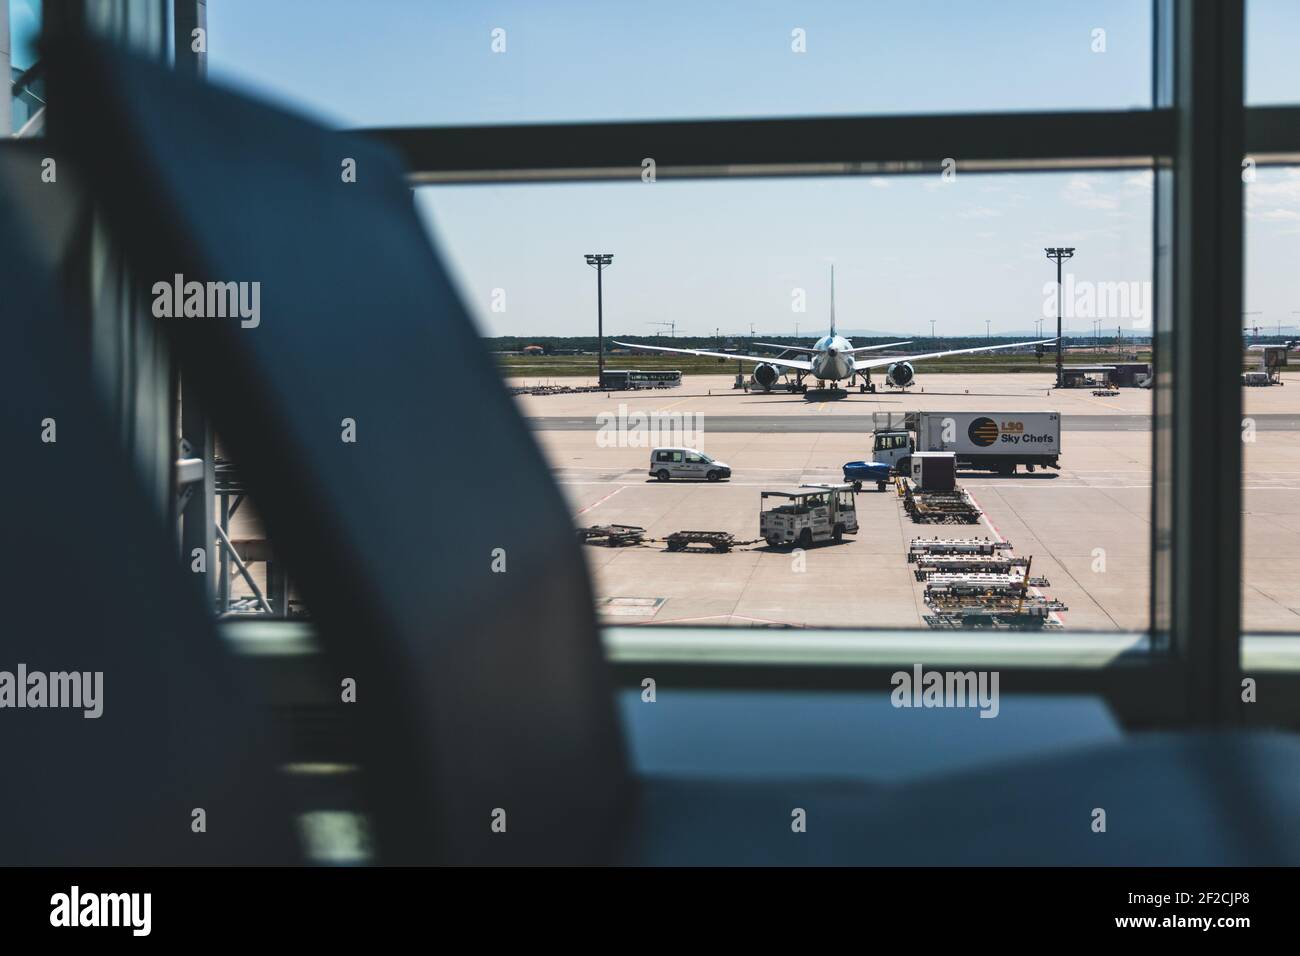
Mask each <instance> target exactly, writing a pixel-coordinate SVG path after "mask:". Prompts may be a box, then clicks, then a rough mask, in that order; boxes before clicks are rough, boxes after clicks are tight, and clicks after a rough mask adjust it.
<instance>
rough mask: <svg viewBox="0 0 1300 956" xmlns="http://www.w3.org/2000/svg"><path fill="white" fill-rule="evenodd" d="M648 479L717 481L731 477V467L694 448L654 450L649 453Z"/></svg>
mask: <svg viewBox="0 0 1300 956" xmlns="http://www.w3.org/2000/svg"><path fill="white" fill-rule="evenodd" d="M650 477H651V478H658V479H659V480H660V481H667V480H668V479H670V478H703V479H706V480H707V481H717V480H718V479H719V478H730V477H731V466H730V465H728V464H727V463H726V462H725V461H715V460H714V459H712V458H710V457H709V456H708V455H706V454H704V452H702V451H696V450H695V449H694V448H656V449H655V450H654V451H652V452H650Z"/></svg>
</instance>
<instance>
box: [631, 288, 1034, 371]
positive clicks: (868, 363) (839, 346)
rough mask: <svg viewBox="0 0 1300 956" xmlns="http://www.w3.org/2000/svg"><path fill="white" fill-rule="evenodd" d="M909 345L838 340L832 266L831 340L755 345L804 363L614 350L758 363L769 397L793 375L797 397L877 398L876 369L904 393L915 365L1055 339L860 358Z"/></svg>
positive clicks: (692, 352) (679, 351)
mask: <svg viewBox="0 0 1300 956" xmlns="http://www.w3.org/2000/svg"><path fill="white" fill-rule="evenodd" d="M910 341H911V339H907V340H905V341H903V342H888V343H886V344H884V345H864V346H862V347H861V348H854V347H853V343H852V342H850V341H849V340H848V339H846V338H844V337H843V336H841V335H837V334H836V332H835V267H834V266H831V328H830V332H829V334H827V335H825V336H823V337H822V338H820V339H818V340H817V342H816V343H815V344H814V345H813V347H812V348H806V347H804V346H799V345H776V344H773V343H770V342H755V343H754V344H755V345H757V346H760V347H762V348H769V349H782V350H784V351H785V352H801V353H803V354H805V355H807V356H809V357H808V358H806V359H803V358H784V357H781V358H775V357H771V356H766V355H737V354H735V353H732V352H710V351H707V350H705V349H673V348H668V347H667V346H664V345H641V344H639V343H636V342H617V341H616V342H615V343H614V344H615V345H622V346H624V347H626V348H634V349H649V350H650V351H654V352H672V353H675V354H677V355H704V356H708V357H710V358H720V359H737V360H739V361H741V362H755V363H757V364H756V366H755V368H754V381H755V382H757V383H758V385H759V387H760V388H762V389H763V391H765V392H770V391H771V390H772V387H773V386H774V385H776V383H777V381H778V380H779V379H780V377H781V376H782V375H785V374H788V373H790V372H793V373H794V375H795V384H794V386H793V387H792V388H791V391H795V392H806V391H808V386H807V385H805V384H804V383H803V380H804V379H805V378H808V377H811V378H815V379H817V387H818V388H824V387H825V383H826V382H842V381H845V380H847V381H848V383H849V388H852V387H853V380H854V379H855V378H861V382H860V383H859V385H858V391H860V392H874V391H875V390H876V386H875V385H874V384H873V383H872V381H871V370H872V369H873V368H884V369H885V384H887V385H892V386H893V387H895V388H904V389H905V388H907V387H908V386H909V385H911V384H912V382H913V380H914V379H915V378H916V370H915V369H914V368H913V367H912V363H913V362H920V361H921V360H923V359H934V358H943V357H944V356H946V355H969V354H971V353H972V352H992V351H996V350H997V349H1017V348H1023V347H1024V346H1027V345H1050V344H1053V343H1055V342H1056V339H1038V340H1037V341H1034V342H1010V343H1007V344H1005V345H981V346H979V347H978V348H973V349H951V350H949V351H947V352H926V353H924V354H922V355H905V356H890V357H887V358H869V359H865V360H863V359H858V358H857V356H859V355H861V354H862V353H864V352H874V351H877V350H879V349H890V348H896V347H898V346H900V345H907V344H908V343H909V342H910Z"/></svg>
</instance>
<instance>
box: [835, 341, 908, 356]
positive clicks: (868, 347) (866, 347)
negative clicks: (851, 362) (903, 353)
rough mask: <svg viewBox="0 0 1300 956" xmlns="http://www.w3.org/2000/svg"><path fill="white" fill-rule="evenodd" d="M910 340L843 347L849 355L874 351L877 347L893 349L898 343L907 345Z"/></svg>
mask: <svg viewBox="0 0 1300 956" xmlns="http://www.w3.org/2000/svg"><path fill="white" fill-rule="evenodd" d="M911 341H912V340H911V339H908V340H907V341H906V342H886V343H885V344H884V345H863V346H862V347H860V348H856V349H845V351H846V352H848V354H849V355H857V354H858V353H859V352H874V351H876V350H877V349H895V348H898V346H900V345H907V344H908V343H909V342H911Z"/></svg>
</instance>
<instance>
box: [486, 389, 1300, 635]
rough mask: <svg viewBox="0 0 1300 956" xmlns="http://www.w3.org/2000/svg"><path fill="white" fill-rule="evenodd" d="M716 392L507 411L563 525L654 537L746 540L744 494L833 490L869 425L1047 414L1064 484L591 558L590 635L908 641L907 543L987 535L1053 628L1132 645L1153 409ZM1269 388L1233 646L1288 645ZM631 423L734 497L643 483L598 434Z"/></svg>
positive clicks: (874, 496)
mask: <svg viewBox="0 0 1300 956" xmlns="http://www.w3.org/2000/svg"><path fill="white" fill-rule="evenodd" d="M733 380H734V375H733V374H725V375H717V376H698V375H695V376H688V377H687V378H686V380H685V381H684V382H683V384H682V385H681V386H680V387H677V388H673V389H664V390H649V391H641V392H611V393H600V392H597V393H579V394H556V395H545V396H532V395H524V396H520V397H519V398H518V402H519V405H520V408H521V411H522V412H523V414H524V415H525V416H526V417H527V418H528V419H529V422H530V425H531V426H532V428H533V430H534V435H535V437H536V439H537V441H538V443H539V445H540V446H541V448H542V449H543V452H544V453H545V455H546V456H547V458H548V460H549V461H550V463H551V466H552V469H553V472H554V474H555V477H556V480H557V481H558V482H559V484H560V487H561V488H562V490H563V491H564V493H565V494H566V496H567V498H568V501H569V504H570V508H571V511H572V515H573V520H574V524H575V526H586V525H594V524H632V525H639V526H642V527H644V528H646V529H647V532H648V534H649V535H650V536H652V537H664V536H666V535H668V534H669V533H671V532H674V531H680V530H700V531H727V532H731V533H733V534H734V535H736V537H737V538H738V539H741V540H749V539H755V538H757V537H758V514H759V492H760V491H761V490H763V489H765V488H781V487H788V486H791V485H798V484H802V483H806V482H825V481H839V480H840V477H841V475H840V466H841V465H842V464H843V463H844V462H847V461H853V460H859V459H863V458H869V457H870V454H871V436H870V432H871V428H872V419H871V415H872V413H873V412H885V411H889V412H895V413H898V412H907V411H987V412H1011V411H1021V412H1023V411H1056V412H1059V413H1060V414H1061V415H1062V432H1063V434H1062V442H1061V444H1062V455H1061V470H1060V471H1059V472H1057V471H1037V472H1035V473H1033V474H1027V473H1025V472H1024V470H1023V469H1021V471H1020V472H1019V473H1018V474H1017V475H1015V476H1011V477H1001V476H995V475H989V474H987V473H980V472H970V473H963V474H961V475H959V482H960V484H961V485H962V486H963V487H965V488H966V489H967V490H968V491H969V492H970V493H971V495H972V497H973V498H974V499H975V501H976V503H977V504H978V505H979V506H980V508H981V509H982V510H983V511H984V517H983V521H982V523H981V524H979V525H966V526H934V525H916V524H913V523H912V522H911V520H910V519H909V518H908V517H907V515H906V514H905V513H904V511H903V509H902V507H901V502H900V501H899V500H898V498H897V496H896V495H895V494H894V493H893V492H892V491H890V492H886V493H880V492H877V491H876V490H875V487H874V486H868V488H867V489H864V491H863V492H862V493H861V494H859V495H858V496H857V498H856V501H857V509H858V521H859V524H860V527H861V530H860V531H859V533H858V534H857V535H856V536H853V537H850V538H847V539H846V540H845V542H844V543H843V544H840V545H834V544H824V545H818V546H814V547H813V548H811V549H809V550H808V551H807V552H806V553H805V554H803V555H802V556H800V555H796V554H791V553H790V552H788V551H784V550H775V549H771V548H768V547H767V546H766V544H763V543H761V542H760V543H759V544H757V545H751V546H747V547H745V548H741V549H738V550H736V551H733V552H731V553H729V554H713V553H698V554H696V553H681V554H678V553H668V552H666V551H664V550H663V546H662V545H653V546H642V547H635V548H619V549H614V548H603V547H592V546H588V547H586V548H585V549H584V551H585V554H586V556H587V560H588V563H589V566H590V568H591V571H592V577H593V585H594V590H595V593H596V597H597V605H598V609H599V611H600V613H601V616H602V619H603V620H604V621H606V622H607V623H609V624H618V625H636V624H654V625H663V624H679V625H732V626H743V627H853V628H916V627H922V626H924V622H923V620H922V617H923V615H924V614H925V613H927V611H926V608H925V604H924V602H923V600H922V593H923V588H924V585H923V584H922V583H920V582H918V581H916V580H915V577H914V575H913V572H912V567H911V566H910V565H908V563H907V560H906V554H907V547H908V544H909V542H910V541H911V540H912V539H913V538H915V537H932V536H935V535H940V536H944V537H985V536H988V537H1003V538H1005V539H1008V540H1010V541H1011V543H1012V545H1013V547H1014V549H1015V552H1016V553H1017V554H1019V555H1032V556H1033V565H1032V574H1033V575H1034V576H1035V577H1037V576H1039V575H1042V576H1045V577H1046V578H1047V579H1048V581H1049V582H1050V586H1048V587H1045V588H1043V589H1042V590H1043V591H1044V593H1046V594H1048V595H1049V596H1050V597H1052V598H1055V599H1057V600H1060V601H1062V602H1064V603H1065V604H1066V605H1067V606H1068V608H1069V610H1068V611H1065V612H1063V613H1061V614H1060V619H1061V622H1062V624H1063V625H1064V628H1065V629H1066V631H1140V630H1144V629H1146V628H1147V626H1148V622H1149V620H1150V573H1149V568H1150V549H1151V541H1150V538H1151V520H1150V515H1151V494H1152V492H1151V443H1152V435H1151V429H1150V421H1151V395H1152V393H1151V392H1150V391H1148V390H1144V389H1136V388H1134V389H1124V390H1122V391H1121V392H1120V394H1119V395H1114V396H1094V395H1093V394H1092V393H1091V391H1089V390H1086V389H1070V390H1062V391H1055V390H1053V389H1051V387H1050V386H1051V382H1052V375H1051V372H1050V367H1048V368H1045V369H1044V371H1043V372H1042V373H1038V372H1022V373H1014V374H932V375H926V374H925V373H924V371H921V372H920V373H918V382H917V386H916V387H915V388H913V389H909V390H908V392H907V393H906V394H903V393H899V392H896V391H890V392H879V393H875V394H872V393H867V394H861V393H859V392H857V391H856V390H855V391H852V392H847V393H840V394H838V395H836V394H826V393H823V394H818V393H813V392H809V393H808V394H807V395H790V394H784V393H772V394H762V393H758V392H749V393H746V392H744V391H741V390H737V389H733V388H732V382H733ZM1284 381H1285V382H1286V383H1287V385H1289V386H1290V387H1287V385H1284V386H1281V387H1278V386H1273V387H1268V388H1247V389H1244V393H1245V410H1246V416H1247V417H1248V418H1249V419H1251V421H1252V424H1253V434H1251V435H1250V436H1249V440H1247V441H1246V444H1245V467H1244V495H1245V499H1244V505H1245V507H1244V511H1245V522H1244V528H1245V549H1246V557H1245V562H1244V564H1245V568H1244V574H1245V587H1244V615H1245V621H1244V623H1245V627H1246V629H1247V630H1250V631H1300V374H1297V373H1287V374H1286V375H1285V377H1284ZM554 383H555V384H580V382H579V381H578V380H564V379H557V380H555V382H554ZM511 384H522V382H521V381H519V380H514V381H512V383H511ZM528 384H534V382H533V381H530V382H529V383H528ZM635 412H643V413H648V412H658V413H662V414H663V415H666V416H667V418H666V419H658V421H659V423H660V425H661V426H663V427H665V428H669V427H678V428H682V427H685V428H688V429H691V430H692V436H691V437H692V438H694V439H695V440H694V441H693V442H687V443H688V444H693V445H694V447H697V448H699V449H700V450H702V451H705V452H707V453H708V454H710V455H712V456H713V457H715V458H717V459H720V460H722V461H725V462H727V463H728V464H730V465H731V466H732V469H733V476H732V479H731V480H729V481H722V482H718V483H714V484H710V483H706V482H687V481H671V482H667V483H662V482H657V481H655V480H653V479H652V478H650V477H649V475H648V474H647V472H648V470H649V454H650V449H649V448H648V447H638V446H637V445H636V444H634V443H635V442H637V441H638V440H645V439H647V437H648V436H646V435H645V434H641V433H639V432H638V430H637V429H636V428H633V429H631V430H630V431H629V430H627V429H619V428H617V427H613V425H612V423H615V424H616V423H623V424H627V423H629V422H630V423H632V424H637V423H641V424H642V425H643V426H644V424H645V423H643V422H640V419H639V418H631V419H629V418H628V417H627V416H628V415H631V414H632V413H635ZM620 413H622V414H620ZM602 414H603V417H600V416H602ZM678 416H681V418H680V424H678V422H679V419H678ZM662 443H664V444H669V443H671V442H669V441H664V442H662ZM1210 559H1212V558H1210ZM1054 633H1056V634H1059V633H1060V632H1054ZM1052 637H1053V634H1045V635H1044V639H1045V640H1050V639H1052Z"/></svg>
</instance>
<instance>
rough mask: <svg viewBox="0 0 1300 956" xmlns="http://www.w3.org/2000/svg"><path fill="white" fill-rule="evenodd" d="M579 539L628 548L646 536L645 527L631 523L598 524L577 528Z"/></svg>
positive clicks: (591, 542)
mask: <svg viewBox="0 0 1300 956" xmlns="http://www.w3.org/2000/svg"><path fill="white" fill-rule="evenodd" d="M577 535H578V540H579V541H582V542H585V543H587V544H596V545H604V546H605V547H608V548H626V547H630V546H632V545H638V544H640V543H641V542H642V540H643V539H644V538H645V528H639V527H637V526H636V525H631V524H596V525H592V526H591V527H589V528H578V529H577Z"/></svg>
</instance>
